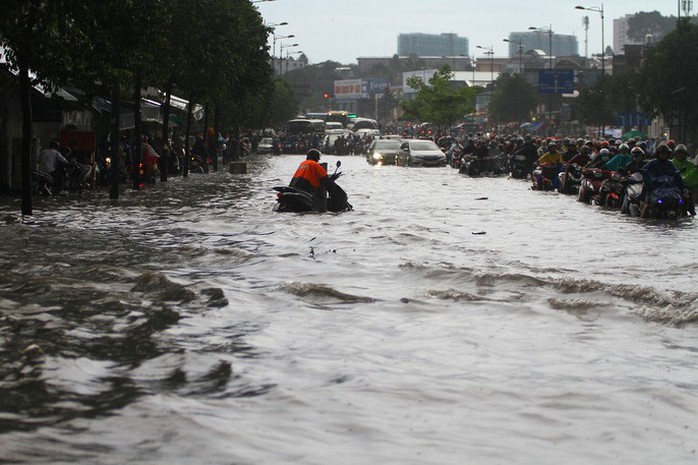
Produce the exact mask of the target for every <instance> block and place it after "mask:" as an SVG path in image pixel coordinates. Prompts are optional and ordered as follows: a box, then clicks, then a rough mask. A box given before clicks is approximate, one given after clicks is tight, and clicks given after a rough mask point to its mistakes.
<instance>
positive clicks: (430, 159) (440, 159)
mask: <svg viewBox="0 0 698 465" xmlns="http://www.w3.org/2000/svg"><path fill="white" fill-rule="evenodd" d="M395 156H396V158H397V164H398V165H404V166H446V154H445V153H443V151H442V150H441V148H440V147H439V146H438V145H436V142H434V141H432V140H425V139H407V140H403V141H402V145H401V146H400V150H398V151H397V153H396V155H395Z"/></svg>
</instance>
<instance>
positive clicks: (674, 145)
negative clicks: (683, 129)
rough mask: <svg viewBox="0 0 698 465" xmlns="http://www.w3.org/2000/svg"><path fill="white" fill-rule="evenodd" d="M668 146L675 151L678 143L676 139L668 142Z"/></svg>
mask: <svg viewBox="0 0 698 465" xmlns="http://www.w3.org/2000/svg"><path fill="white" fill-rule="evenodd" d="M666 144H667V145H668V146H669V148H671V149H673V148H674V147H676V141H675V140H674V139H669V140H668V141H666Z"/></svg>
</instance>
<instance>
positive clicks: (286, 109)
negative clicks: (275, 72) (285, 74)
mask: <svg viewBox="0 0 698 465" xmlns="http://www.w3.org/2000/svg"><path fill="white" fill-rule="evenodd" d="M267 115H268V125H269V126H271V127H280V126H283V125H284V124H286V122H287V121H288V120H290V119H293V118H295V117H296V115H298V99H297V98H296V95H295V94H294V93H293V89H291V86H290V85H289V83H288V81H287V80H286V79H283V78H281V77H277V78H276V79H275V80H274V94H273V95H272V99H271V103H270V105H269V111H268V112H267Z"/></svg>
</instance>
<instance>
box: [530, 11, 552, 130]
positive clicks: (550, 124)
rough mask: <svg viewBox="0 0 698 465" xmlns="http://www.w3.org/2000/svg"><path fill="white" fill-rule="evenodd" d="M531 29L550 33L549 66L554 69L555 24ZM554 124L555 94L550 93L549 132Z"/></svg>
mask: <svg viewBox="0 0 698 465" xmlns="http://www.w3.org/2000/svg"><path fill="white" fill-rule="evenodd" d="M528 30H529V31H538V32H547V33H548V68H550V70H551V71H552V69H553V25H552V24H551V25H550V27H535V26H531V27H529V28H528ZM552 126H553V94H548V133H551V131H552Z"/></svg>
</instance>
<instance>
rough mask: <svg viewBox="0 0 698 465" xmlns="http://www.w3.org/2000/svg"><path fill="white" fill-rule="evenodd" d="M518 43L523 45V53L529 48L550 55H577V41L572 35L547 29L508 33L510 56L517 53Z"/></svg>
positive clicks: (514, 55)
mask: <svg viewBox="0 0 698 465" xmlns="http://www.w3.org/2000/svg"><path fill="white" fill-rule="evenodd" d="M519 43H520V44H521V45H522V46H523V53H526V52H528V51H529V50H543V51H544V52H545V53H546V54H547V55H552V56H579V43H578V42H577V37H575V36H573V35H568V34H555V33H554V32H552V31H550V32H549V31H547V30H546V31H543V30H535V31H525V32H512V33H510V34H509V56H510V57H512V58H513V57H517V56H518V55H519ZM551 45H552V50H550V47H551Z"/></svg>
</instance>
